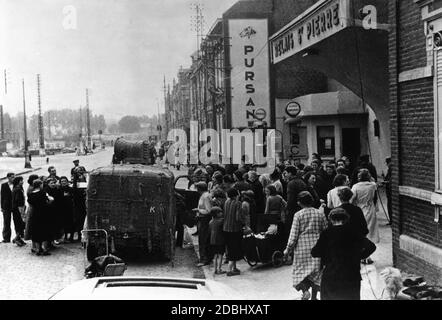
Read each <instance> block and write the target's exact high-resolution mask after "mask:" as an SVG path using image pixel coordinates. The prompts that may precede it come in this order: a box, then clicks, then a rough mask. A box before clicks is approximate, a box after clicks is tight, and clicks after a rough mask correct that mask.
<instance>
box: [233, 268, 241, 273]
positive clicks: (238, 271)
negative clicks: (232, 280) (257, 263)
mask: <svg viewBox="0 0 442 320" xmlns="http://www.w3.org/2000/svg"><path fill="white" fill-rule="evenodd" d="M233 271H234V272H236V273H238V274H241V271H240V270H239V269H236V268H235V269H233Z"/></svg>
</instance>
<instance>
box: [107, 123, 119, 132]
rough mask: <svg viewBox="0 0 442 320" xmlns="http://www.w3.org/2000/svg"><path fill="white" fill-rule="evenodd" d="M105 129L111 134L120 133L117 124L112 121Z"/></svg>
mask: <svg viewBox="0 0 442 320" xmlns="http://www.w3.org/2000/svg"><path fill="white" fill-rule="evenodd" d="M107 131H109V133H111V134H118V133H120V129H119V127H118V124H116V123H112V124H111V125H110V126H109V127H108V128H107Z"/></svg>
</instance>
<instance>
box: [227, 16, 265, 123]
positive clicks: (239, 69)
mask: <svg viewBox="0 0 442 320" xmlns="http://www.w3.org/2000/svg"><path fill="white" fill-rule="evenodd" d="M229 35H230V38H231V39H230V45H231V46H230V65H231V67H232V69H231V87H232V108H231V116H232V128H244V127H249V128H250V127H253V126H255V124H257V123H259V124H262V123H264V122H266V123H267V125H270V86H269V49H268V45H267V40H268V28H267V19H233V20H229Z"/></svg>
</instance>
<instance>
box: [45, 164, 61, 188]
mask: <svg viewBox="0 0 442 320" xmlns="http://www.w3.org/2000/svg"><path fill="white" fill-rule="evenodd" d="M48 172H49V175H48V177H47V179H55V183H56V184H58V183H59V181H60V177H59V176H57V169H55V167H54V166H50V167H49V168H48Z"/></svg>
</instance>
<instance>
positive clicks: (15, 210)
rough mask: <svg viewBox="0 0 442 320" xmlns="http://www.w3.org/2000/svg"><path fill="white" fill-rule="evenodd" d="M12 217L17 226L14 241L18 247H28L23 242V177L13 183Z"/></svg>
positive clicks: (17, 178)
mask: <svg viewBox="0 0 442 320" xmlns="http://www.w3.org/2000/svg"><path fill="white" fill-rule="evenodd" d="M12 184H13V189H12V217H13V219H14V225H15V238H14V239H13V240H12V242H13V243H15V244H16V245H17V246H19V247H22V246H24V245H26V243H25V242H24V241H23V238H24V236H25V235H24V231H25V223H24V222H23V217H24V214H25V192H24V190H23V177H21V176H18V177H15V178H14V180H13V181H12Z"/></svg>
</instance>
